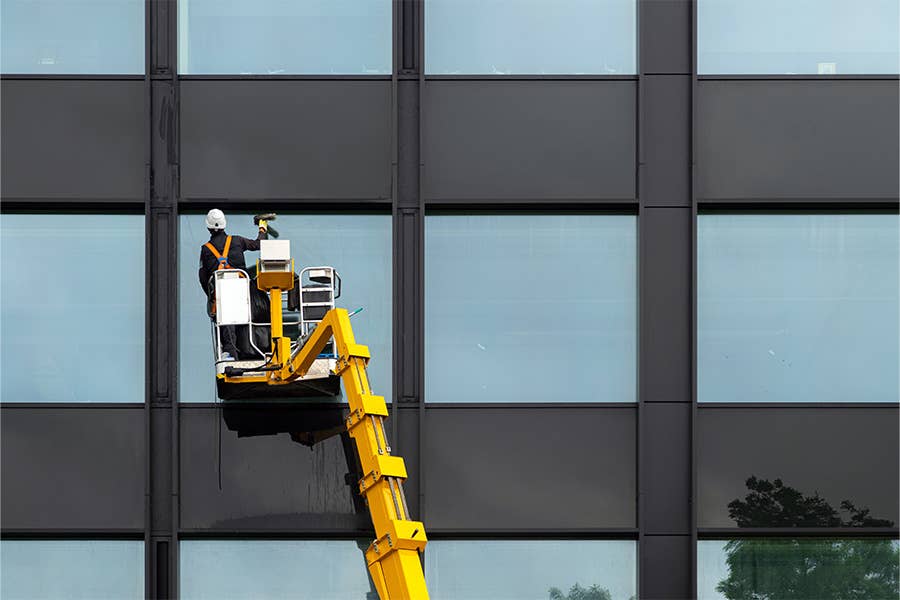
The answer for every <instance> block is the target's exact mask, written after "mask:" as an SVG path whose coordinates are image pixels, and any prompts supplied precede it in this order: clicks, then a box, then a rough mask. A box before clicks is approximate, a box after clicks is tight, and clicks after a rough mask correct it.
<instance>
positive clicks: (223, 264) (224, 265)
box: [203, 235, 231, 269]
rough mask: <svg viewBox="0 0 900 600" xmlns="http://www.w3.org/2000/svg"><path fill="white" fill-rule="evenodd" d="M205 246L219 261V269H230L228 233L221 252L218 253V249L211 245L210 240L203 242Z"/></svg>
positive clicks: (229, 238)
mask: <svg viewBox="0 0 900 600" xmlns="http://www.w3.org/2000/svg"><path fill="white" fill-rule="evenodd" d="M203 245H204V246H206V248H208V249H209V251H210V252H212V255H213V256H215V257H216V260H217V261H219V268H220V269H230V268H231V265H229V264H228V251H229V250H230V249H231V236H230V235H229V236H228V237H227V238H225V248H223V249H222V253H221V254H219V251H218V250H216V247H215V246H213V243H212V242H206V243H205V244H203Z"/></svg>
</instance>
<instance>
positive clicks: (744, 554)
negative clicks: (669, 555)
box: [697, 538, 900, 600]
mask: <svg viewBox="0 0 900 600" xmlns="http://www.w3.org/2000/svg"><path fill="white" fill-rule="evenodd" d="M898 580H900V544H898V542H897V541H896V540H887V539H877V538H875V539H873V538H868V539H859V538H856V539H854V538H845V539H816V538H806V539H790V538H744V539H739V540H731V541H727V540H701V541H699V542H697V597H698V598H699V599H700V600H728V599H731V598H773V599H774V598H791V599H792V600H846V599H847V598H866V600H896V598H897V596H898V595H900V587H898Z"/></svg>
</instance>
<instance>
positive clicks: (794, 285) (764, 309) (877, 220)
mask: <svg viewBox="0 0 900 600" xmlns="http://www.w3.org/2000/svg"><path fill="white" fill-rule="evenodd" d="M898 225H900V218H898V216H897V215H896V214H894V215H891V214H730V213H724V214H704V215H700V217H699V223H698V249H697V252H698V255H697V260H698V275H697V285H698V292H697V294H698V299H697V303H698V308H697V310H698V319H699V328H698V333H699V342H698V361H699V364H698V380H699V384H698V385H699V387H698V399H699V400H700V401H701V402H897V400H898V380H900V372H898V368H900V367H898V365H900V352H898V336H897V331H898V327H900V322H898V312H900V302H898V267H900V258H898V257H900V235H898V231H900V229H898Z"/></svg>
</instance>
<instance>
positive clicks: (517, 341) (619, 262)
mask: <svg viewBox="0 0 900 600" xmlns="http://www.w3.org/2000/svg"><path fill="white" fill-rule="evenodd" d="M636 223H637V219H636V217H634V216H631V215H609V214H605V215H599V214H568V215H546V214H541V215H538V214H512V215H510V214H506V215H496V214H469V215H460V214H455V215H451V214H434V215H428V216H426V218H425V381H426V383H425V386H426V400H427V401H428V402H556V401H559V402H634V401H635V378H636V375H635V369H636V366H635V362H636V342H635V337H636V316H635V315H636V309H637V298H636V262H635V261H636Z"/></svg>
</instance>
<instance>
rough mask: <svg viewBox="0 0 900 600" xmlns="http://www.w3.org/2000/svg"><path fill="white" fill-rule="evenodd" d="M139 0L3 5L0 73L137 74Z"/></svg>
mask: <svg viewBox="0 0 900 600" xmlns="http://www.w3.org/2000/svg"><path fill="white" fill-rule="evenodd" d="M144 10H145V6H144V2H143V0H115V1H114V2H110V1H109V0H3V4H2V5H0V57H2V58H0V70H2V71H3V72H4V73H34V74H37V73H52V74H88V75H104V74H142V73H143V72H144Z"/></svg>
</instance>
